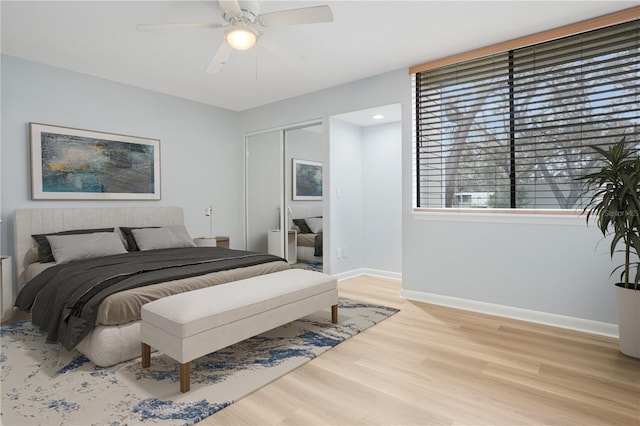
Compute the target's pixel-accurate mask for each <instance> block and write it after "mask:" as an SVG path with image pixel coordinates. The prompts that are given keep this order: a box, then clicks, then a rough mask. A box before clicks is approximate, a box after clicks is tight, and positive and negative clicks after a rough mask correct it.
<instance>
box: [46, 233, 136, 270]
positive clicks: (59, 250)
mask: <svg viewBox="0 0 640 426" xmlns="http://www.w3.org/2000/svg"><path fill="white" fill-rule="evenodd" d="M47 240H48V241H49V245H50V246H51V253H53V258H54V259H55V260H56V263H69V262H72V261H74V260H82V259H92V258H94V257H102V256H111V255H113V254H122V253H126V252H127V249H125V248H124V244H123V243H122V240H121V239H120V237H119V236H118V235H117V234H116V233H115V232H95V233H93V234H75V235H47Z"/></svg>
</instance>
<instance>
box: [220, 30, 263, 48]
mask: <svg viewBox="0 0 640 426" xmlns="http://www.w3.org/2000/svg"><path fill="white" fill-rule="evenodd" d="M224 39H225V40H226V41H227V43H229V46H231V47H233V48H234V49H236V50H249V49H251V48H252V47H253V46H254V45H255V44H256V41H258V33H256V32H255V31H253V30H252V29H250V28H234V29H231V30H229V31H227V33H226V34H225V35H224Z"/></svg>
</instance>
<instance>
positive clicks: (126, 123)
mask: <svg viewBox="0 0 640 426" xmlns="http://www.w3.org/2000/svg"><path fill="white" fill-rule="evenodd" d="M1 66H2V73H1V78H2V98H1V100H2V140H1V143H2V145H1V150H2V155H1V170H0V173H1V174H0V177H1V186H0V191H1V195H0V197H1V199H2V203H1V209H2V210H1V211H0V214H1V217H2V220H3V223H2V225H1V226H2V231H3V232H2V244H1V248H0V252H1V253H2V254H9V255H11V254H12V253H13V228H12V212H13V210H14V209H16V208H40V207H76V206H77V207H87V206H96V207H103V206H104V207H106V206H118V205H127V206H133V205H144V206H149V205H176V206H182V207H183V208H184V213H185V223H186V225H187V228H188V230H189V232H190V233H191V234H192V235H193V236H198V235H205V234H207V233H208V232H209V231H208V230H209V222H208V218H207V217H205V216H204V209H205V208H206V207H207V206H209V204H212V203H213V207H214V231H215V232H216V233H217V234H218V235H229V236H230V237H231V245H232V246H235V247H243V246H244V231H243V228H244V225H243V222H244V218H243V215H242V213H241V212H242V208H243V190H244V187H243V167H242V164H243V161H244V157H243V151H244V150H243V143H242V138H241V132H240V127H239V114H238V113H235V112H231V111H227V110H224V109H221V108H216V107H211V106H207V105H203V104H199V103H196V102H192V101H187V100H183V99H179V98H175V97H171V96H166V95H162V94H158V93H154V92H149V91H145V90H141V89H137V88H133V87H129V86H124V85H122V84H117V83H112V82H109V81H106V80H101V79H97V78H93V77H89V76H85V75H82V74H77V73H73V72H69V71H65V70H61V69H59V68H54V67H50V66H46V65H42V64H38V63H34V62H30V61H25V60H22V59H18V58H15V57H11V56H6V55H3V56H2V63H1ZM29 122H38V123H45V124H52V125H59V126H66V127H75V128H80V129H87V130H97V131H103V132H109V133H119V134H127V135H134V136H141V137H148V138H155V139H160V146H161V149H160V150H161V163H162V169H161V172H162V177H161V179H162V200H161V201H137V202H135V201H32V200H31V199H30V194H31V190H30V180H29V176H30V157H29Z"/></svg>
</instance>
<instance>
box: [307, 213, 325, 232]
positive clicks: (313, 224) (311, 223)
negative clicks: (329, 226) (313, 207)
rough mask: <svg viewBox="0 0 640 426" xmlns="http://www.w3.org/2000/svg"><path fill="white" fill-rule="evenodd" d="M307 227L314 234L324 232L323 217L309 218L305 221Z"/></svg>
mask: <svg viewBox="0 0 640 426" xmlns="http://www.w3.org/2000/svg"><path fill="white" fill-rule="evenodd" d="M304 221H305V222H306V223H307V226H308V227H309V229H310V230H311V232H313V233H314V234H319V233H320V232H322V218H321V217H307V218H305V219H304Z"/></svg>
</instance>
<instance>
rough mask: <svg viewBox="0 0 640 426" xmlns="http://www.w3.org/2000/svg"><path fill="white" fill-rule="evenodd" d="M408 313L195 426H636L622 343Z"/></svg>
mask: <svg viewBox="0 0 640 426" xmlns="http://www.w3.org/2000/svg"><path fill="white" fill-rule="evenodd" d="M339 290H340V295H341V296H344V297H350V298H354V299H358V300H363V301H369V302H374V303H379V304H384V305H387V306H393V307H397V308H399V309H401V311H400V312H399V313H398V314H396V315H394V316H392V317H391V318H389V319H387V320H385V321H383V322H382V323H380V324H378V325H376V326H374V327H371V328H369V329H368V330H365V331H364V332H362V333H360V334H358V335H356V336H354V337H352V338H351V339H349V340H347V341H345V342H343V343H341V344H340V345H338V346H337V347H335V348H333V349H331V350H329V351H328V352H326V353H324V354H322V355H321V356H319V357H318V358H316V359H314V360H312V361H311V362H309V363H307V364H305V365H303V366H302V367H300V368H298V369H297V370H295V371H293V372H291V373H289V374H287V375H285V376H283V377H281V378H280V379H278V380H276V381H274V382H273V383H271V384H269V385H267V386H265V387H263V388H261V389H259V390H257V391H256V392H254V393H252V394H251V395H248V396H247V397H245V398H243V399H241V400H240V401H238V402H236V403H235V404H233V405H231V406H229V407H227V408H225V409H224V410H222V411H220V412H218V413H216V414H215V415H213V416H211V417H209V418H208V419H206V420H204V421H203V422H201V423H199V425H280V424H282V425H311V424H323V425H411V424H420V425H424V424H436V425H449V424H451V425H462V424H464V425H520V424H548V425H613V424H616V425H631V426H638V425H640V360H637V359H633V358H630V357H627V356H625V355H622V354H621V353H620V352H619V350H618V342H617V340H616V339H611V338H606V337H600V336H595V335H590V334H585V333H579V332H573V331H567V330H562V329H557V328H553V327H548V326H542V325H536V324H531V323H526V322H521V321H515V320H509V319H505V318H499V317H492V316H488V315H482V314H477V313H471V312H465V311H460V310H455V309H450V308H444V307H439V306H435V305H428V304H424V303H417V302H411V301H406V300H403V299H401V298H400V297H399V296H398V295H399V293H400V283H399V282H396V281H392V280H384V279H378V278H372V277H358V278H353V279H350V280H346V281H343V282H341V283H340V284H339Z"/></svg>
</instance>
